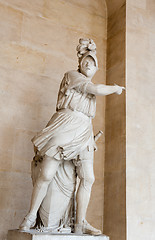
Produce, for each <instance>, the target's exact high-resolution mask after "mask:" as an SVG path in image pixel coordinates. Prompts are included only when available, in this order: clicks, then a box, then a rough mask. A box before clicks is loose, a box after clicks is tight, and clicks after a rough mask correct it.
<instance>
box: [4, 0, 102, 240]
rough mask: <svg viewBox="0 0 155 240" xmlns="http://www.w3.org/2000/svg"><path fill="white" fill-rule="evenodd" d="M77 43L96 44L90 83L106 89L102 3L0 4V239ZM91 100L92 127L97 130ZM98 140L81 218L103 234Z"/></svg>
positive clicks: (26, 196)
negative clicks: (95, 65) (91, 182)
mask: <svg viewBox="0 0 155 240" xmlns="http://www.w3.org/2000/svg"><path fill="white" fill-rule="evenodd" d="M80 37H89V38H93V39H94V41H95V42H96V44H97V49H98V59H99V67H100V70H99V71H98V73H97V75H96V77H95V79H94V81H95V82H99V83H105V81H106V78H105V68H106V7H105V4H104V1H102V0H96V1H94V0H89V1H88V0H86V1H82V0H80V1H75V0H64V1H60V0H52V1H50V0H33V1H31V0H26V1H22V0H13V1H12V0H0V41H1V44H0V52H1V54H0V85H1V89H0V115H1V119H0V123H1V124H0V153H1V155H0V167H1V169H0V183H1V185H0V191H1V198H0V221H1V226H0V239H2V240H4V239H6V233H7V230H8V229H13V228H17V227H18V225H19V224H20V222H21V221H22V219H23V217H24V215H25V214H26V213H27V211H28V208H29V203H30V196H31V191H32V183H31V177H30V164H31V160H32V157H33V148H32V144H31V138H32V137H33V136H34V134H35V133H36V132H37V131H39V130H41V129H42V128H43V127H44V126H45V125H46V123H47V121H48V120H49V119H50V117H51V115H52V114H53V113H54V111H55V103H56V98H57V91H58V88H59V84H60V81H61V79H62V77H63V74H64V72H66V71H68V70H71V69H76V68H77V57H76V50H75V49H76V46H77V44H78V39H79V38H80ZM104 100H105V99H104V98H102V97H100V98H98V106H97V114H96V119H95V120H94V129H95V132H97V131H98V130H100V129H104V111H105V107H104ZM103 143H104V137H103V138H102V139H100V140H99V143H98V148H99V151H98V152H97V153H96V157H95V165H94V168H95V175H96V182H95V184H94V187H93V192H92V198H91V202H90V206H89V211H88V220H89V221H90V222H91V223H92V224H94V225H95V226H96V227H99V228H101V229H102V225H103V165H104V145H103Z"/></svg>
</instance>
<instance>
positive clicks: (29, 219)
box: [19, 213, 36, 231]
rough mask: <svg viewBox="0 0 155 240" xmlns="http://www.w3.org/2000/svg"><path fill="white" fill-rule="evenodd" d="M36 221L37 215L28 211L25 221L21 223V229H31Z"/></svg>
mask: <svg viewBox="0 0 155 240" xmlns="http://www.w3.org/2000/svg"><path fill="white" fill-rule="evenodd" d="M35 223H36V216H34V215H32V214H30V213H28V214H27V215H26V217H25V218H24V220H23V222H22V223H21V224H20V226H19V229H20V230H22V231H29V230H30V228H32V227H34V225H35Z"/></svg>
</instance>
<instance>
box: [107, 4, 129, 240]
mask: <svg viewBox="0 0 155 240" xmlns="http://www.w3.org/2000/svg"><path fill="white" fill-rule="evenodd" d="M107 7H108V27H107V33H108V34H107V76H106V83H107V84H110V85H113V84H114V83H116V84H118V85H121V86H125V32H126V26H125V20H126V5H125V0H120V1H113V0H110V1H107ZM125 104H126V100H125V92H123V94H122V95H120V96H119V95H115V94H113V95H110V96H107V97H106V121H105V128H106V132H105V183H104V184H105V192H104V233H105V234H107V235H109V236H110V239H111V240H118V239H119V240H125V239H126V116H125Z"/></svg>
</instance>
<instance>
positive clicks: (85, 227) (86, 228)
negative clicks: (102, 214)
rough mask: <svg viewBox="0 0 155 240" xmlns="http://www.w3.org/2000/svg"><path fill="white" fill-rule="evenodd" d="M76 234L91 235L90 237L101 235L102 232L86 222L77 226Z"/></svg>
mask: <svg viewBox="0 0 155 240" xmlns="http://www.w3.org/2000/svg"><path fill="white" fill-rule="evenodd" d="M75 233H78V234H83V233H85V234H90V235H95V236H97V235H101V234H102V232H101V230H99V229H97V228H94V227H93V226H91V225H90V224H89V223H88V222H87V221H86V220H84V221H83V223H82V224H75Z"/></svg>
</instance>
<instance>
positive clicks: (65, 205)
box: [19, 39, 124, 235]
mask: <svg viewBox="0 0 155 240" xmlns="http://www.w3.org/2000/svg"><path fill="white" fill-rule="evenodd" d="M77 51H78V59H79V67H78V70H73V71H69V72H67V73H65V75H64V78H63V80H62V82H61V84H60V89H59V93H58V99H57V105H56V112H55V114H54V115H53V116H52V118H51V119H50V121H49V122H48V124H47V126H46V127H45V128H44V129H43V130H42V131H40V132H39V133H38V134H37V135H36V136H35V137H34V138H33V139H32V142H33V144H34V150H35V157H34V160H33V162H32V179H33V185H34V188H33V193H32V199H31V205H30V210H29V213H28V214H27V216H26V217H25V218H24V220H23V222H22V223H21V225H20V227H19V228H20V229H21V230H22V231H29V230H30V229H31V228H32V227H34V225H35V224H36V221H37V220H38V218H40V221H41V222H42V225H43V226H44V227H45V228H44V229H46V230H48V231H51V232H52V231H54V230H57V231H58V230H60V229H61V228H63V229H65V228H66V229H67V227H68V226H69V224H70V223H71V217H72V213H71V210H73V207H72V203H73V197H74V195H75V189H76V176H78V178H79V181H80V182H79V185H78V189H77V190H76V204H75V205H74V207H75V208H76V219H75V221H74V232H75V233H79V234H83V233H87V234H92V235H100V234H101V231H100V230H98V229H96V228H94V227H93V226H91V225H90V224H89V223H88V222H87V221H86V212H87V207H88V204H89V200H90V194H91V188H92V185H93V183H94V172H93V158H94V150H95V149H96V144H95V139H94V134H93V127H92V119H93V118H94V117H95V111H96V95H100V96H105V95H109V94H112V93H116V94H118V95H119V94H121V93H122V90H123V89H124V87H121V86H118V85H114V86H106V85H104V84H93V83H92V82H91V80H92V77H93V76H94V74H95V73H96V71H97V69H98V63H97V58H96V45H95V43H94V41H93V40H92V39H80V40H79V45H78V47H77ZM38 216H39V217H38Z"/></svg>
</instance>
